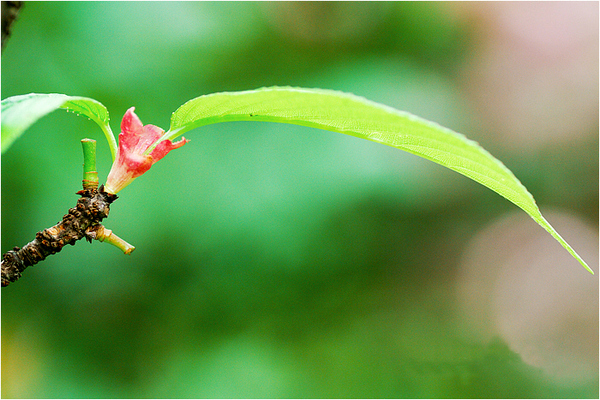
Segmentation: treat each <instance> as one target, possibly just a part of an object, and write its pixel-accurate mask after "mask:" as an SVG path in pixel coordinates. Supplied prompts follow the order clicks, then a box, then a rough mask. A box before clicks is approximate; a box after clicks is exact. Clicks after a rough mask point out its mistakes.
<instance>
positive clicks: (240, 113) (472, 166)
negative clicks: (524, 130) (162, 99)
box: [162, 87, 593, 274]
mask: <svg viewBox="0 0 600 400" xmlns="http://www.w3.org/2000/svg"><path fill="white" fill-rule="evenodd" d="M226 121H267V122H280V123H288V124H296V125H303V126H308V127H313V128H320V129H325V130H329V131H334V132H339V133H343V134H347V135H352V136H356V137H359V138H363V139H367V140H371V141H374V142H378V143H382V144H385V145H388V146H392V147H396V148H398V149H401V150H405V151H407V152H409V153H412V154H416V155H418V156H421V157H423V158H426V159H428V160H431V161H433V162H435V163H438V164H440V165H443V166H445V167H447V168H450V169H452V170H454V171H456V172H458V173H460V174H463V175H465V176H467V177H469V178H471V179H473V180H474V181H476V182H479V183H481V184H482V185H484V186H486V187H488V188H490V189H491V190H493V191H495V192H496V193H498V194H500V195H501V196H503V197H505V198H506V199H508V200H509V201H511V202H513V203H514V204H516V205H517V206H518V207H520V208H521V209H523V210H524V211H525V212H526V213H527V214H529V215H530V216H531V217H532V218H533V219H534V220H535V221H536V222H537V223H538V224H539V225H541V226H542V227H543V228H544V229H545V230H546V231H548V232H549V233H550V234H551V235H552V236H553V237H554V238H555V239H556V240H557V241H558V242H559V243H560V244H561V245H562V246H563V247H564V248H565V249H567V250H568V251H569V253H571V255H572V256H573V257H575V259H577V260H578V261H579V262H580V263H581V265H583V266H584V267H585V268H586V269H587V270H588V271H590V272H591V273H592V274H593V271H592V270H591V269H590V267H589V266H588V265H587V264H586V263H585V261H583V259H582V258H581V257H580V256H579V255H578V254H577V253H576V252H575V250H573V248H572V247H571V246H570V245H569V244H568V243H567V242H566V241H565V240H564V239H563V238H562V237H561V236H560V235H559V234H558V232H556V230H555V229H554V228H553V227H552V226H551V225H550V224H549V223H548V221H546V220H545V219H544V217H543V216H542V214H541V212H540V210H539V208H538V206H537V205H536V203H535V200H534V199H533V196H532V195H531V194H530V193H529V192H528V191H527V189H526V188H525V187H524V186H523V185H522V184H521V182H519V180H518V179H517V178H516V177H515V176H514V175H513V173H512V172H511V171H510V170H509V169H508V168H506V167H505V166H504V164H502V163H501V162H500V161H498V160H497V159H496V158H494V157H493V156H492V155H491V154H490V153H488V152H487V151H486V150H484V149H483V148H482V147H481V146H479V144H477V143H476V142H474V141H472V140H469V139H467V138H466V137H465V136H463V135H462V134H459V133H456V132H453V131H451V130H450V129H447V128H444V127H442V126H440V125H438V124H435V123H433V122H430V121H427V120H424V119H422V118H419V117H416V116H414V115H412V114H410V113H407V112H403V111H398V110H396V109H393V108H391V107H387V106H384V105H381V104H378V103H375V102H372V101H369V100H367V99H364V98H362V97H358V96H354V95H351V94H347V93H342V92H337V91H331V90H321V89H300V88H283V87H274V88H263V89H258V90H252V91H245V92H225V93H215V94H210V95H206V96H201V97H197V98H195V99H193V100H190V101H188V102H187V103H185V104H184V105H182V106H181V107H180V108H179V109H178V110H177V111H175V112H174V113H173V115H172V117H171V127H170V130H169V131H168V132H166V133H165V135H164V136H163V138H162V140H164V139H174V138H175V137H177V136H179V135H181V134H183V133H184V132H187V131H189V130H191V129H194V128H197V127H200V126H204V125H209V124H214V123H217V122H226Z"/></svg>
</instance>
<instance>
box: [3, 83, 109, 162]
mask: <svg viewBox="0 0 600 400" xmlns="http://www.w3.org/2000/svg"><path fill="white" fill-rule="evenodd" d="M59 108H63V109H66V110H67V111H73V112H74V113H75V114H77V115H80V114H81V115H85V116H86V117H88V118H89V119H91V120H92V121H94V122H96V123H97V124H98V125H99V126H100V128H101V129H102V131H103V132H104V135H105V136H106V140H107V141H108V145H109V147H110V151H111V153H112V156H113V160H114V158H115V155H116V151H117V142H116V141H115V137H114V135H113V133H112V131H111V129H110V126H109V125H108V121H109V117H108V111H107V110H106V107H104V106H103V105H102V104H101V103H100V102H98V101H96V100H94V99H90V98H87V97H73V96H67V95H64V94H57V93H50V94H38V93H30V94H25V95H21V96H14V97H9V98H7V99H4V100H2V153H4V152H5V151H6V150H8V148H9V147H10V146H11V145H12V144H13V142H14V141H15V140H17V139H18V138H19V137H20V136H21V135H22V134H23V132H25V130H26V129H27V128H29V127H30V126H31V125H33V124H34V123H35V122H36V121H37V120H38V119H40V118H42V117H43V116H45V115H46V114H49V113H51V112H52V111H54V110H56V109H59Z"/></svg>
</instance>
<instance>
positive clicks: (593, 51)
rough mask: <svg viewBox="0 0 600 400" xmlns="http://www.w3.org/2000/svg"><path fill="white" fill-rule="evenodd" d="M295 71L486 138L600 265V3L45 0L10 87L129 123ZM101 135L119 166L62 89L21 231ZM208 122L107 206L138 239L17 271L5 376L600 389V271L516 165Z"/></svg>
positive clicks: (40, 392)
mask: <svg viewBox="0 0 600 400" xmlns="http://www.w3.org/2000/svg"><path fill="white" fill-rule="evenodd" d="M273 85H291V86H303V87H320V88H327V89H337V90H342V91H346V92H351V93H354V94H357V95H361V96H365V97H367V98H369V99H371V100H375V101H378V102H381V103H385V104H387V105H390V106H393V107H396V108H399V109H402V110H407V111H410V112H413V113H415V114H417V115H419V116H422V117H425V118H428V119H431V120H434V121H436V122H438V123H440V124H442V125H445V126H448V127H450V128H452V129H454V130H456V131H459V132H462V133H465V134H466V135H467V136H468V137H470V138H472V139H474V140H477V141H479V142H480V143H481V144H482V145H483V147H485V148H486V149H488V150H489V151H490V152H491V153H492V154H494V155H495V156H496V157H497V158H499V159H501V160H502V161H503V162H504V163H505V164H506V165H507V166H508V167H509V168H510V169H511V170H512V171H513V172H515V174H516V175H517V177H519V179H521V181H522V182H523V183H524V184H525V186H526V187H527V188H528V189H529V190H530V191H531V192H532V194H533V195H534V197H535V198H536V199H537V202H538V204H539V205H540V208H541V210H542V212H544V213H545V214H547V213H549V214H547V215H548V219H549V220H550V222H551V223H554V221H557V223H556V228H557V229H558V230H559V232H561V233H562V234H563V235H564V236H565V238H566V239H567V240H568V241H570V242H571V243H572V244H573V246H574V247H575V249H576V250H578V251H579V252H580V253H581V255H582V256H583V257H584V258H585V259H586V260H587V261H588V263H589V264H590V266H591V267H592V269H594V270H595V271H596V272H598V270H599V269H598V256H597V255H598V3H594V2H590V3H553V4H550V3H427V2H420V3H411V2H399V3H396V2H391V3H388V2H385V3H379V2H369V3H362V2H352V3H338V2H326V3H313V2H303V3H285V2H282V3H271V2H264V3H262V2H261V3H252V2H248V3H246V2H242V3H240V2H222V3H221V2H26V3H25V6H24V7H23V8H22V10H21V13H20V15H19V19H18V20H17V21H16V22H15V24H14V26H13V35H12V37H11V38H10V40H9V42H8V44H7V47H6V49H5V51H4V52H3V54H2V98H3V99H4V98H6V97H9V96H14V95H18V94H25V93H30V92H37V93H65V94H69V95H77V96H87V97H92V98H94V99H97V100H99V101H100V102H102V103H103V104H104V105H105V106H106V107H107V108H108V110H109V112H110V114H111V116H112V121H111V123H112V128H113V131H115V133H118V132H119V124H120V120H121V118H122V116H123V114H124V112H125V111H126V110H127V109H128V108H129V107H131V106H135V107H136V113H137V114H138V115H139V117H140V118H141V120H142V121H143V122H144V124H154V125H158V126H161V127H163V128H165V129H166V128H167V127H168V125H169V118H170V115H171V112H173V111H174V110H175V109H177V107H178V106H180V105H181V104H183V103H184V102H185V101H187V100H189V99H191V98H194V97H197V96H200V95H203V94H208V93H212V92H217V91H225V90H247V89H255V88H258V87H262V86H273ZM84 137H90V138H94V139H96V140H98V171H99V174H100V180H101V181H103V180H104V179H105V178H106V176H107V174H108V171H109V169H110V164H111V160H110V153H109V150H108V146H107V145H106V142H105V140H104V138H103V135H102V133H101V131H100V129H98V127H97V126H95V124H94V123H93V122H90V121H88V120H87V119H86V118H77V117H75V116H74V115H73V114H67V113H65V112H62V111H56V112H54V113H52V114H50V115H49V116H47V117H44V118H43V119H42V120H40V121H39V122H37V123H36V124H35V125H34V126H32V127H31V128H30V129H29V130H28V131H27V132H26V134H25V135H24V136H23V137H21V138H20V139H19V140H18V141H16V142H15V144H14V145H13V146H12V148H11V149H10V150H9V151H8V152H6V153H5V154H3V155H2V252H3V253H4V252H6V251H8V250H9V249H11V248H12V247H13V246H23V245H24V244H26V243H27V242H29V241H30V240H33V238H34V235H35V232H37V231H39V230H42V229H44V228H47V227H49V226H52V225H53V224H55V223H56V222H57V221H58V220H60V218H61V217H62V215H63V214H64V213H65V212H66V211H67V209H68V208H70V207H72V206H73V205H74V204H75V202H76V199H77V196H76V195H75V192H76V191H77V190H79V189H80V184H81V164H82V155H81V145H80V139H82V138H84ZM186 137H188V138H189V139H191V142H190V143H189V144H187V145H186V146H184V147H183V148H182V149H180V150H177V151H175V152H173V153H171V154H170V155H169V156H168V157H166V158H165V159H164V160H162V161H161V162H160V163H158V164H156V165H155V166H154V167H153V168H152V169H151V170H150V171H149V172H148V173H147V174H145V175H144V176H143V177H141V178H139V179H137V180H136V181H135V182H134V183H133V184H131V185H130V186H128V187H127V188H126V189H125V190H123V191H122V192H120V193H119V196H120V198H119V200H118V201H117V202H115V203H114V204H113V206H112V209H111V214H110V218H108V219H107V220H106V221H105V225H106V226H107V227H108V228H110V229H113V230H114V232H115V233H116V234H118V235H119V236H121V237H123V238H124V239H125V240H127V241H129V242H130V243H132V244H133V245H135V246H136V251H135V252H134V253H133V254H132V255H131V256H124V255H123V254H122V253H120V252H119V251H118V250H117V249H116V248H113V247H111V246H108V245H105V244H101V243H98V242H94V243H93V244H91V245H90V244H87V243H85V242H80V243H78V244H77V245H76V246H74V247H70V246H69V247H68V248H65V249H63V251H62V252H61V253H60V254H57V255H55V256H52V257H50V258H48V259H47V260H46V261H44V262H43V263H41V264H38V265H37V266H34V267H30V268H29V269H27V271H26V272H25V273H24V276H23V278H22V279H21V280H20V281H19V282H17V283H15V284H12V285H11V286H9V287H8V288H4V289H3V290H2V397H5V398H9V397H12V398H19V397H29V398H31V397H42V398H90V397H100V398H111V397H127V398H139V397H150V398H164V397H178V398H198V397H200V398H202V397H213V398H215V397H216V398H219V397H221V398H223V397H225V398H227V397H236V398H252V397H296V398H298V397H309V398H310V397H320V398H328V397H338V398H339V397H362V398H373V397H374V398H385V397H388V398H389V397H393V398H398V397H412V398H415V397H461V398H465V397H493V398H502V397H542V398H548V397H592V398H593V397H595V398H597V397H598V383H599V382H598V280H597V276H598V275H595V276H591V275H589V274H587V273H586V272H585V271H584V270H583V268H581V267H580V266H579V265H578V264H577V262H576V261H575V260H573V259H572V258H570V257H569V256H568V254H566V252H564V250H563V249H562V248H561V247H560V245H558V243H556V242H554V241H553V239H552V238H550V237H549V236H547V234H546V233H545V232H544V231H543V230H542V229H541V228H539V227H537V226H536V225H535V223H534V222H533V221H532V220H530V219H528V217H527V216H526V215H525V214H524V213H521V212H520V211H519V212H517V210H516V207H514V206H513V205H511V204H510V203H508V202H507V201H506V200H504V199H502V198H501V197H499V196H498V195H496V194H495V193H493V192H491V191H489V190H487V189H485V188H484V187H482V186H480V185H478V184H476V183H474V182H472V181H469V180H468V179H466V178H464V177H462V176H460V175H458V174H456V173H453V172H451V171H449V170H445V169H444V168H442V167H440V166H437V165H435V164H432V163H430V162H428V161H425V160H422V159H419V158H417V157H415V156H412V155H409V154H406V153H403V152H401V151H398V150H396V149H392V148H388V147H385V146H382V145H379V144H376V143H372V142H368V141H365V140H360V139H357V138H353V137H349V136H348V137H347V136H344V135H340V134H335V133H331V132H325V131H319V130H315V129H310V128H303V127H298V126H287V125H280V124H269V123H227V124H218V125H213V126H208V127H204V128H201V129H197V130H195V131H192V132H190V133H189V134H187V135H186ZM521 214H523V215H521ZM515 218H516V219H515ZM520 218H522V220H521V219H520ZM506 221H509V222H510V221H512V222H510V223H507V222H506ZM521 227H523V228H522V229H521ZM529 232H533V233H529ZM538 236H539V240H538V239H537V238H538ZM534 238H536V239H535V240H534ZM547 271H553V272H552V273H549V272H548V273H547ZM520 274H521V275H520ZM523 274H527V277H528V278H527V279H531V282H532V283H529V282H530V281H528V280H527V279H525V278H524V277H523V276H524V275H523ZM473 288H475V289H473ZM528 296H529V297H528ZM577 296H579V297H577ZM528 299H533V300H531V301H530V300H528ZM509 300H510V301H514V304H513V303H510V302H508V301H509ZM536 301H538V303H536ZM507 304H508V306H507ZM484 305H485V306H484ZM486 307H487V308H486ZM515 321H517V322H515ZM518 321H524V322H518ZM519 324H521V325H519ZM551 333H552V334H551Z"/></svg>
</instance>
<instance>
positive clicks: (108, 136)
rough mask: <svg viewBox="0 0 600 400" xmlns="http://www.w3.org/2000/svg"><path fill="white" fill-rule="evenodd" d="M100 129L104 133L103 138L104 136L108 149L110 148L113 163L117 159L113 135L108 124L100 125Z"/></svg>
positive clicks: (115, 142)
mask: <svg viewBox="0 0 600 400" xmlns="http://www.w3.org/2000/svg"><path fill="white" fill-rule="evenodd" d="M100 127H101V128H102V132H104V136H106V140H108V147H110V154H111V155H112V159H113V162H114V161H115V158H117V147H118V146H117V141H116V140H115V135H114V134H113V132H112V130H111V129H110V126H109V125H108V124H106V125H104V124H102V125H100Z"/></svg>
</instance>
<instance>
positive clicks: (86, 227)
mask: <svg viewBox="0 0 600 400" xmlns="http://www.w3.org/2000/svg"><path fill="white" fill-rule="evenodd" d="M77 194H79V195H81V197H80V198H79V200H78V201H77V205H76V206H75V207H73V208H71V209H69V212H68V213H67V214H66V215H64V216H63V218H62V220H61V221H60V222H59V223H58V224H56V225H54V226H53V227H51V228H48V229H44V230H43V231H41V232H38V233H37V234H36V235H35V239H34V240H33V241H31V242H30V243H28V244H26V245H25V246H24V247H23V248H18V247H15V248H14V249H12V250H10V251H8V252H6V253H5V254H4V255H3V256H2V267H1V269H2V286H3V287H4V286H8V284H9V283H10V282H15V281H16V280H17V279H19V278H20V277H21V273H22V272H23V271H24V270H25V268H27V267H29V266H31V265H34V264H37V263H38V262H40V261H42V260H44V259H45V258H46V257H48V256H49V255H52V254H55V253H58V252H59V251H61V250H62V248H63V247H64V246H65V245H67V244H70V245H74V244H75V242H76V241H78V240H80V239H82V238H84V237H85V238H86V239H87V240H88V241H90V242H91V241H92V239H97V237H96V235H95V232H97V230H98V229H97V228H99V227H100V226H101V225H100V222H101V221H102V220H103V219H104V218H106V217H107V216H108V212H109V210H110V204H111V203H112V202H113V201H115V200H116V199H117V195H115V194H111V193H107V192H105V191H104V186H100V188H99V189H95V188H91V189H85V190H80V191H79V192H77Z"/></svg>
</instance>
